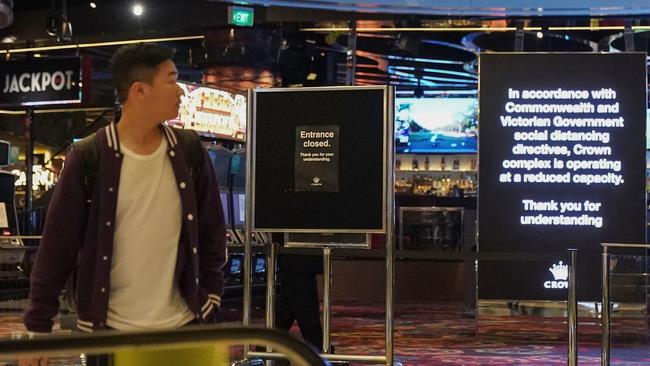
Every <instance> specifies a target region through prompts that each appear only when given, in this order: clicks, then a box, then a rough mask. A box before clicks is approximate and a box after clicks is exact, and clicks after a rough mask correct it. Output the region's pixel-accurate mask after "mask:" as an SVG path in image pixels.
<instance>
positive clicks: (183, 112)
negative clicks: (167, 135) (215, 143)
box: [167, 82, 247, 141]
mask: <svg viewBox="0 0 650 366" xmlns="http://www.w3.org/2000/svg"><path fill="white" fill-rule="evenodd" d="M178 85H179V86H180V87H181V89H183V96H182V97H181V105H180V108H179V111H178V117H176V118H174V119H172V120H169V121H167V124H168V125H170V126H172V127H176V128H184V129H191V130H195V131H197V132H199V133H201V134H204V135H207V136H210V137H216V138H222V139H227V140H234V141H244V140H245V138H246V111H247V104H246V97H245V96H244V95H243V94H237V93H231V92H228V91H225V90H220V89H217V88H214V87H208V86H206V85H197V84H190V83H184V82H178Z"/></svg>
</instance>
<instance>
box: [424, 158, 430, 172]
mask: <svg viewBox="0 0 650 366" xmlns="http://www.w3.org/2000/svg"><path fill="white" fill-rule="evenodd" d="M424 170H427V171H428V170H429V157H428V156H427V157H426V158H425V159H424Z"/></svg>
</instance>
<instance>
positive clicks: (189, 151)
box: [62, 128, 204, 312]
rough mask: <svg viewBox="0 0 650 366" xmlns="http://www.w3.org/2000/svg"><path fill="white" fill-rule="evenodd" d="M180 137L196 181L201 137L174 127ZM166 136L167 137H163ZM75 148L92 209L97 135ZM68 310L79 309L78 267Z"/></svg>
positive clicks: (69, 288)
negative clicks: (79, 159) (78, 155)
mask: <svg viewBox="0 0 650 366" xmlns="http://www.w3.org/2000/svg"><path fill="white" fill-rule="evenodd" d="M172 131H174V133H175V135H176V137H177V138H178V141H179V144H180V146H181V149H182V150H183V156H184V157H185V161H186V162H187V164H188V165H189V167H190V174H191V175H192V179H193V180H194V182H195V183H196V182H197V181H198V178H199V175H200V174H201V168H202V167H203V159H204V155H203V147H202V145H201V138H200V137H199V135H197V134H196V132H194V131H192V130H180V129H175V128H174V129H172ZM163 138H165V137H163ZM73 149H77V150H78V151H79V153H80V154H81V160H82V165H83V167H82V171H83V176H84V197H85V200H86V207H87V209H90V205H91V204H92V196H93V190H94V189H95V182H96V181H97V168H98V165H99V150H98V146H97V136H96V133H93V134H92V135H90V136H87V137H85V138H83V139H81V140H79V141H77V142H75V143H74V145H73ZM62 301H63V303H64V305H65V307H66V308H67V309H68V311H72V312H75V311H76V309H77V267H75V270H74V271H73V272H72V275H71V276H70V278H68V281H67V282H66V285H65V292H64V294H63V299H62Z"/></svg>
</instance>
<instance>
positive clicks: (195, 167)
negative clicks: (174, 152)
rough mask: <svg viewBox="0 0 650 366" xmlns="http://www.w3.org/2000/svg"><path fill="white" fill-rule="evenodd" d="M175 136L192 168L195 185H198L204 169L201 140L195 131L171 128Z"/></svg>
mask: <svg viewBox="0 0 650 366" xmlns="http://www.w3.org/2000/svg"><path fill="white" fill-rule="evenodd" d="M170 130H172V131H173V132H172V133H173V134H174V135H176V137H177V138H178V142H179V144H180V145H181V149H183V156H184V157H185V161H186V162H187V164H188V165H189V167H190V174H191V175H192V179H193V180H194V183H196V182H197V181H198V179H199V176H200V175H201V168H202V167H203V159H204V155H203V145H201V138H200V137H199V135H198V134H197V133H196V131H193V130H181V129H178V128H170Z"/></svg>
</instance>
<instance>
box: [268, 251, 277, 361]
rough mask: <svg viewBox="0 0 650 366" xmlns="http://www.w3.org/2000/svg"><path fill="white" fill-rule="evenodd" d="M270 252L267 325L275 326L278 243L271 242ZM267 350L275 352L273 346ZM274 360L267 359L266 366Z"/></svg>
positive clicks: (269, 326)
mask: <svg viewBox="0 0 650 366" xmlns="http://www.w3.org/2000/svg"><path fill="white" fill-rule="evenodd" d="M268 246H269V252H268V254H267V256H266V327H267V328H274V327H275V267H276V263H275V260H276V258H277V254H276V253H277V244H276V243H273V242H271V243H269V244H268ZM266 352H273V348H272V347H271V346H267V347H266ZM274 364H275V362H274V361H272V360H268V361H266V366H273V365H274Z"/></svg>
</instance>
